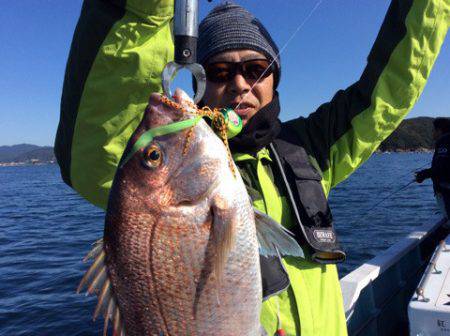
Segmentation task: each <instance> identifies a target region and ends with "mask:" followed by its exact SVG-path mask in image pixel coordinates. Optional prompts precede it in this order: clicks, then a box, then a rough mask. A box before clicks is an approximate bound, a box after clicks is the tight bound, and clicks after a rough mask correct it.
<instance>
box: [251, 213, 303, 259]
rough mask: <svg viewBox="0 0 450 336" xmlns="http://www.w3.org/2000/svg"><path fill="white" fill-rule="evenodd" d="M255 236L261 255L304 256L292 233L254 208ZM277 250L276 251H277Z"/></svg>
mask: <svg viewBox="0 0 450 336" xmlns="http://www.w3.org/2000/svg"><path fill="white" fill-rule="evenodd" d="M254 212H255V223H256V236H257V238H258V243H259V253H260V254H261V255H263V256H277V255H278V254H281V255H290V256H294V257H301V258H304V257H305V255H304V253H303V250H302V248H301V247H300V245H299V244H298V243H297V241H296V240H295V239H294V238H293V234H292V233H291V232H290V231H289V230H287V229H285V228H284V227H282V226H281V225H280V224H278V223H277V222H276V221H274V220H273V219H272V218H270V217H269V216H267V215H266V214H265V213H263V212H261V211H259V210H258V209H254ZM277 250H278V251H277Z"/></svg>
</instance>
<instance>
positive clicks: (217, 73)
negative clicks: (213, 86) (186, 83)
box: [205, 59, 274, 83]
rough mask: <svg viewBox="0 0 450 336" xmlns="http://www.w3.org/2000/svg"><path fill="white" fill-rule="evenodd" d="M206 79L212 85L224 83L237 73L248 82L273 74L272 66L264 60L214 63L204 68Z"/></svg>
mask: <svg viewBox="0 0 450 336" xmlns="http://www.w3.org/2000/svg"><path fill="white" fill-rule="evenodd" d="M205 72H206V78H207V79H208V80H209V81H210V82H214V83H226V82H228V81H230V80H232V79H233V78H234V76H236V74H237V73H238V72H239V73H240V74H241V75H242V77H244V78H245V79H246V80H248V81H256V80H258V79H259V78H260V77H261V78H266V77H268V76H270V75H271V74H272V73H273V72H274V66H273V64H270V62H269V61H268V60H266V59H253V60H248V61H243V62H214V63H209V64H207V65H206V66H205Z"/></svg>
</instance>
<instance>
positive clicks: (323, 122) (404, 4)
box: [288, 0, 450, 193]
mask: <svg viewBox="0 0 450 336" xmlns="http://www.w3.org/2000/svg"><path fill="white" fill-rule="evenodd" d="M449 12H450V1H449V0H392V3H391V5H390V7H389V9H388V12H387V14H386V17H385V19H384V21H383V24H382V26H381V29H380V31H379V33H378V36H377V38H376V40H375V43H374V45H373V47H372V50H371V52H370V54H369V57H368V59H367V65H366V68H365V69H364V72H363V74H362V76H361V78H360V79H359V80H358V81H357V82H356V83H354V84H353V85H351V86H350V87H349V88H347V89H345V90H341V91H338V92H337V93H336V94H335V96H334V97H333V98H332V100H331V101H330V102H328V103H325V104H323V105H322V106H320V107H319V108H318V109H317V111H316V112H314V113H312V114H311V115H310V116H309V117H308V118H298V119H295V120H292V121H291V122H289V123H288V125H290V126H291V127H293V128H294V129H295V130H296V131H297V134H298V136H299V141H300V142H301V143H302V144H303V145H304V146H305V148H306V150H307V151H308V152H309V155H310V157H311V158H312V159H313V163H315V164H316V165H317V166H318V168H320V170H321V171H322V174H323V180H322V184H323V187H324V189H325V191H326V193H328V192H329V190H330V188H332V187H333V186H335V185H336V184H338V183H339V182H341V181H343V180H344V179H346V178H347V177H348V176H349V175H350V174H351V173H352V172H353V171H354V170H355V169H356V168H358V167H359V165H360V164H361V163H363V162H364V161H365V160H367V159H368V158H369V157H370V155H371V154H372V153H373V152H374V151H375V150H376V149H377V147H378V146H379V145H380V143H381V142H382V141H383V140H384V139H385V138H386V137H387V136H389V134H390V133H391V132H393V131H394V130H395V128H396V127H397V126H398V125H399V124H400V122H401V120H402V119H403V118H404V117H405V116H406V114H407V113H408V112H409V111H410V110H411V108H412V107H413V106H414V104H415V102H416V101H417V99H418V97H419V95H420V94H421V92H422V90H423V88H424V86H425V83H426V81H427V78H428V76H429V74H430V71H431V68H432V66H433V64H434V62H435V60H436V57H437V55H438V53H439V50H440V48H441V45H442V43H443V41H444V39H445V36H446V33H447V30H448V26H449V21H450V13H449Z"/></svg>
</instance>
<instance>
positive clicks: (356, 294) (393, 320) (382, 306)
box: [340, 217, 448, 335]
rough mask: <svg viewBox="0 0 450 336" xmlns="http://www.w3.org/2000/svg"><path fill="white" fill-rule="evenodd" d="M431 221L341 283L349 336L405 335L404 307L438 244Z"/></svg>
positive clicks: (442, 232)
mask: <svg viewBox="0 0 450 336" xmlns="http://www.w3.org/2000/svg"><path fill="white" fill-rule="evenodd" d="M444 222H445V221H444V220H438V217H436V218H435V221H434V222H433V224H426V225H423V226H421V227H419V228H418V229H417V230H415V231H414V232H412V233H410V234H408V235H407V236H406V237H405V238H404V239H402V240H401V241H399V242H398V243H396V244H394V245H393V246H391V247H390V248H388V249H387V250H385V251H383V252H382V253H380V254H379V255H377V256H376V257H374V258H373V259H371V260H369V261H367V262H366V263H364V264H363V265H361V266H360V267H358V268H357V269H355V270H354V271H353V272H351V273H349V274H347V275H346V276H345V277H343V278H342V279H341V281H340V282H341V288H342V295H343V298H344V308H345V314H346V318H347V325H348V332H349V335H406V334H407V333H408V317H407V306H408V302H409V300H410V299H411V296H412V295H413V293H414V291H415V289H416V288H417V285H418V283H419V281H420V279H421V277H422V274H423V272H424V270H425V268H426V266H427V264H428V262H429V260H430V258H431V256H432V254H433V252H434V250H435V248H436V246H437V245H438V243H439V241H440V240H442V239H443V238H444V237H445V236H446V234H447V233H448V229H446V228H444V226H443V224H444Z"/></svg>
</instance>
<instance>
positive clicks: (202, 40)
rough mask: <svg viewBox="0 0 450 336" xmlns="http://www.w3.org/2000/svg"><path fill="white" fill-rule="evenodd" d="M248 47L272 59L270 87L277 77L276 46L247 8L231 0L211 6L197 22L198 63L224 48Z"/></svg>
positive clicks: (203, 61) (278, 72)
mask: <svg viewBox="0 0 450 336" xmlns="http://www.w3.org/2000/svg"><path fill="white" fill-rule="evenodd" d="M237 49H251V50H255V51H258V52H261V53H263V54H264V55H265V56H266V57H267V59H268V60H269V61H270V62H272V61H273V60H274V59H275V62H274V65H275V69H276V71H275V73H274V75H275V82H274V88H276V87H277V85H278V83H279V81H280V75H281V64H280V58H279V56H277V55H278V47H277V45H276V44H275V42H274V41H273V40H272V38H271V37H270V34H269V33H268V32H267V30H266V28H264V26H263V25H262V23H261V22H259V20H258V19H257V18H255V17H254V16H253V15H252V14H251V13H250V12H248V11H247V10H246V9H244V8H242V7H241V6H239V5H236V4H234V3H231V2H226V3H225V4H222V5H219V6H217V7H215V8H214V9H213V10H212V11H211V12H210V13H209V14H208V15H207V16H206V17H205V18H204V19H203V20H202V22H201V23H200V25H199V38H198V44H197V58H198V62H199V63H200V64H205V62H206V61H207V60H208V59H209V58H210V57H212V56H214V55H216V54H218V53H220V52H223V51H228V50H237Z"/></svg>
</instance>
